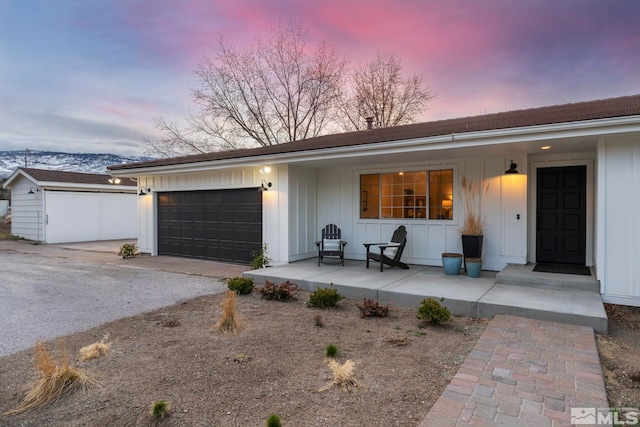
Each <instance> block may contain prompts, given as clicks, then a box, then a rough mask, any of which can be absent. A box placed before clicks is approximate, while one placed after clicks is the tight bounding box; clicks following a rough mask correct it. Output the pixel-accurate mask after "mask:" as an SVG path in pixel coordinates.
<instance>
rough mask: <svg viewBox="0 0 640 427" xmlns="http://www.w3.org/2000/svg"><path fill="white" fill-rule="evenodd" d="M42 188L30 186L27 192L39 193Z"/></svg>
mask: <svg viewBox="0 0 640 427" xmlns="http://www.w3.org/2000/svg"><path fill="white" fill-rule="evenodd" d="M39 192H40V189H39V188H33V187H31V188H29V192H28V193H27V194H34V193H39Z"/></svg>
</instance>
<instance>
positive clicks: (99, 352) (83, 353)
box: [80, 334, 111, 362]
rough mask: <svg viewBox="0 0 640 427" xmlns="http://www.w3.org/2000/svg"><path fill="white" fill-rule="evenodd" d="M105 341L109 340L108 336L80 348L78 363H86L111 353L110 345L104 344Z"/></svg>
mask: <svg viewBox="0 0 640 427" xmlns="http://www.w3.org/2000/svg"><path fill="white" fill-rule="evenodd" d="M107 339H109V335H108V334H107V335H105V336H104V337H102V339H101V340H100V341H99V342H96V343H93V344H89V345H87V346H84V347H82V348H81V349H80V361H81V362H86V361H87V360H91V359H95V358H97V357H100V356H103V355H105V354H107V353H109V352H110V351H111V343H110V342H109V343H108V342H105V341H106V340H107Z"/></svg>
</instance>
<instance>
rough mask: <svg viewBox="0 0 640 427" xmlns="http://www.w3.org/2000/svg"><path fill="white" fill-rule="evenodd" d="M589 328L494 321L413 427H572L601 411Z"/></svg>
mask: <svg viewBox="0 0 640 427" xmlns="http://www.w3.org/2000/svg"><path fill="white" fill-rule="evenodd" d="M608 406H609V403H608V401H607V394H606V391H605V386H604V378H603V376H602V369H601V367H600V359H599V358H598V350H597V347H596V341H595V336H594V333H593V329H591V328H589V327H585V326H574V325H566V324H562V323H554V322H545V321H540V320H533V319H525V318H522V317H514V316H505V315H497V316H496V317H495V318H494V319H493V320H492V321H491V322H490V323H489V325H488V326H487V329H486V330H485V332H484V333H483V335H482V336H481V337H480V340H478V342H477V344H476V346H475V347H474V349H473V350H472V351H471V353H470V354H469V356H467V358H466V360H465V361H464V363H463V364H462V366H461V367H460V370H459V371H458V373H457V374H456V376H455V377H454V378H453V380H452V381H451V383H450V384H449V386H447V388H446V389H445V391H444V393H443V394H442V396H441V397H440V398H439V399H438V401H437V402H436V403H435V405H434V406H433V407H432V408H431V411H430V412H429V414H428V415H427V417H426V418H425V419H424V421H423V422H422V423H421V424H420V426H419V427H431V426H437V427H445V426H468V425H472V426H496V425H507V426H532V427H533V426H535V427H543V426H553V427H555V426H571V425H572V424H571V408H576V407H577V408H607V407H608Z"/></svg>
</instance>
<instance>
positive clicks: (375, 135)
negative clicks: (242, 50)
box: [108, 95, 640, 170]
mask: <svg viewBox="0 0 640 427" xmlns="http://www.w3.org/2000/svg"><path fill="white" fill-rule="evenodd" d="M635 115H640V95H632V96H623V97H619V98H608V99H602V100H595V101H587V102H578V103H573V104H563V105H554V106H548V107H538V108H530V109H525V110H514V111H507V112H503V113H494V114H485V115H480V116H472V117H462V118H456V119H447V120H438V121H432V122H425V123H416V124H410V125H403V126H394V127H389V128H382V129H373V130H366V131H357V132H346V133H338V134H332V135H324V136H319V137H315V138H309V139H304V140H300V141H293V142H288V143H285V144H279V145H271V146H267V147H258V148H249V149H241V150H228V151H218V152H212V153H205V154H196V155H190V156H182V157H172V158H166V159H157V160H150V161H144V162H136V163H127V164H123V165H114V166H109V167H108V169H110V170H124V169H136V168H146V167H155V166H170V165H181V164H187V163H199V162H209V161H214V160H227V159H237V158H242V157H253V156H261V155H274V154H284V153H292V152H304V151H311V150H321V149H326V148H337V147H348V146H357V145H365V144H375V143H380V142H389V141H401V140H408V139H415V138H426V137H435V136H441V135H451V134H464V133H468V132H479V131H490V130H500V129H513V128H523V127H530V126H539V125H551V124H559V123H570V122H578V121H586V120H597V119H607V118H614V117H624V116H635Z"/></svg>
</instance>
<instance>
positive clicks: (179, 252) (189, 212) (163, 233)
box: [158, 189, 262, 264]
mask: <svg viewBox="0 0 640 427" xmlns="http://www.w3.org/2000/svg"><path fill="white" fill-rule="evenodd" d="M261 245H262V192H259V191H256V189H239V190H238V189H236V190H215V191H213V190H212V191H178V192H170V193H159V194H158V255H171V256H182V257H189V258H202V259H210V260H216V261H226V262H235V263H242V264H245V263H249V262H250V261H251V259H252V258H253V255H252V253H253V252H256V251H259V250H260V247H261Z"/></svg>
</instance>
